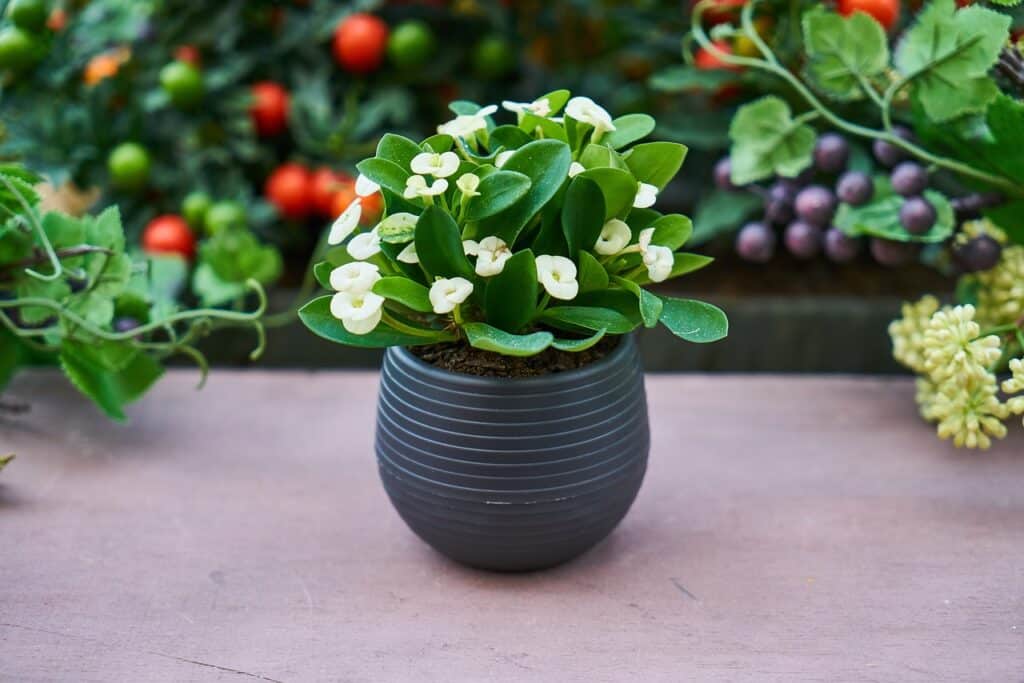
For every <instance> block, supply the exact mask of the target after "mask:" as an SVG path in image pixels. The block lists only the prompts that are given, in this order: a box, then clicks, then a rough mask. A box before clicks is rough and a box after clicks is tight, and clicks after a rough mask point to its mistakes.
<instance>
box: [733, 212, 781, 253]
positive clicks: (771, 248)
mask: <svg viewBox="0 0 1024 683" xmlns="http://www.w3.org/2000/svg"><path fill="white" fill-rule="evenodd" d="M736 253H738V254H739V255H740V258H742V259H743V260H745V261H751V262H753V263H767V262H768V261H770V260H771V258H772V256H773V255H774V254H775V232H773V231H772V229H771V228H769V227H768V226H767V225H765V224H764V223H756V222H755V223H747V224H746V225H744V226H743V228H742V229H741V230H740V232H739V235H737V236H736Z"/></svg>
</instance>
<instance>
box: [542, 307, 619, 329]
mask: <svg viewBox="0 0 1024 683" xmlns="http://www.w3.org/2000/svg"><path fill="white" fill-rule="evenodd" d="M538 320H539V321H540V322H542V323H545V324H548V325H551V326H552V327H557V328H558V329H568V330H579V329H584V330H595V331H596V330H605V331H607V332H610V333H612V334H625V333H626V332H630V331H632V330H633V328H634V327H636V325H635V324H634V323H633V322H632V321H630V319H629V318H627V317H626V316H624V315H623V314H622V313H620V312H618V311H616V310H615V309H612V308H599V307H596V306H552V307H551V308H547V309H545V310H544V312H543V313H541V314H540V316H539V318H538Z"/></svg>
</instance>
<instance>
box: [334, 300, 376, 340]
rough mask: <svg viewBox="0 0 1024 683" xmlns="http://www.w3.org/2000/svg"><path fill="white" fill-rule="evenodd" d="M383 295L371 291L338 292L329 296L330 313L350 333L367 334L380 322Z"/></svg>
mask: <svg viewBox="0 0 1024 683" xmlns="http://www.w3.org/2000/svg"><path fill="white" fill-rule="evenodd" d="M383 305H384V297H382V296H380V295H379V294H374V293H373V292H362V293H358V294H357V293H355V292H338V293H337V294H335V295H334V296H332V297H331V315H333V316H334V317H335V318H338V319H339V320H341V324H342V325H344V327H345V329H346V330H348V331H349V332H351V333H352V334H368V333H370V332H372V331H373V328H375V327H377V323H379V322H380V318H381V314H382V313H383V311H382V310H381V308H382V306H383Z"/></svg>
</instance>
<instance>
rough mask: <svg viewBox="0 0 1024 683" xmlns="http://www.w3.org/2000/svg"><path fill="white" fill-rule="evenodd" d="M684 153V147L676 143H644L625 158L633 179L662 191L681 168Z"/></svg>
mask: <svg viewBox="0 0 1024 683" xmlns="http://www.w3.org/2000/svg"><path fill="white" fill-rule="evenodd" d="M686 151H687V150H686V145H681V144H679V143H678V142H645V143H643V144H640V145H637V146H636V147H634V148H633V149H631V150H630V151H629V153H628V154H627V155H626V157H625V158H626V163H627V164H628V165H629V170H630V171H632V172H633V177H634V178H636V179H637V180H638V181H640V182H641V183H650V184H651V185H656V186H657V187H658V189H659V190H663V189H665V186H666V185H668V183H669V181H670V180H672V179H673V178H675V177H676V174H677V173H679V169H680V168H682V167H683V161H684V160H685V159H686Z"/></svg>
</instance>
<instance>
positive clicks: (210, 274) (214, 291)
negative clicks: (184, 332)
mask: <svg viewBox="0 0 1024 683" xmlns="http://www.w3.org/2000/svg"><path fill="white" fill-rule="evenodd" d="M192 291H193V292H194V293H195V295H196V296H198V297H199V303H200V304H202V305H203V306H220V305H221V304H226V303H228V302H231V301H237V300H238V299H240V298H242V297H243V296H245V294H246V291H247V289H246V286H245V284H244V283H242V282H228V281H227V280H224V279H222V278H221V277H220V276H219V275H217V271H215V270H214V269H213V268H212V267H211V266H210V264H209V263H200V264H199V265H198V266H196V269H195V271H193V273H192Z"/></svg>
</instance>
